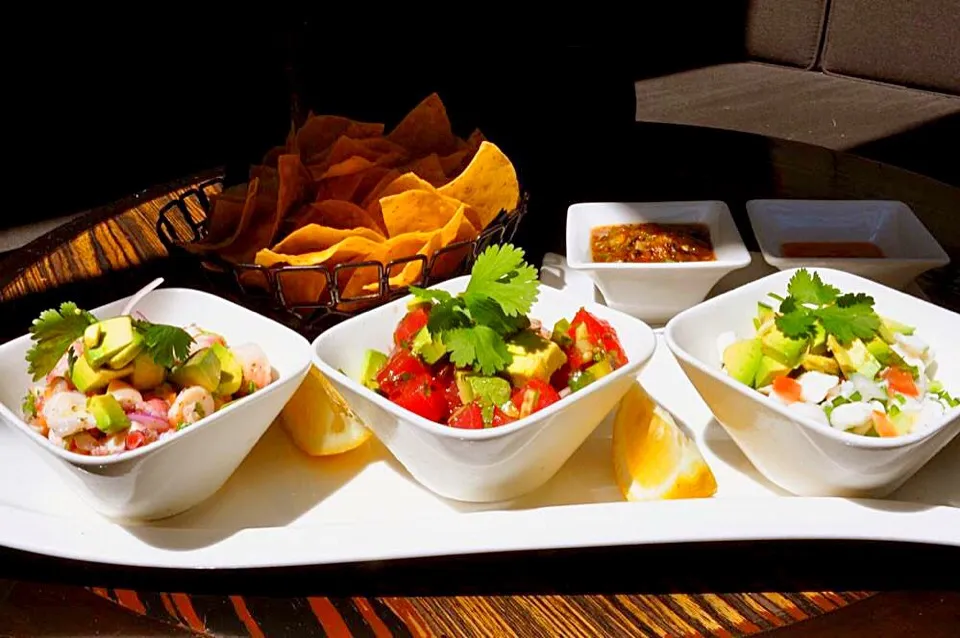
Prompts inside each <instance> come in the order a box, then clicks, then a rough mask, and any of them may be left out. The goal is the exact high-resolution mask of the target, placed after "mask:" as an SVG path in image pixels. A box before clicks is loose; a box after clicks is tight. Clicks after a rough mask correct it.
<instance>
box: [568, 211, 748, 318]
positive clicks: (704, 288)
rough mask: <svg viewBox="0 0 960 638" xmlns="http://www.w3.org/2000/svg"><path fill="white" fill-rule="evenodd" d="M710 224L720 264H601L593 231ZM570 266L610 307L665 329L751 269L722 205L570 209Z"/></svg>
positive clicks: (717, 260)
mask: <svg viewBox="0 0 960 638" xmlns="http://www.w3.org/2000/svg"><path fill="white" fill-rule="evenodd" d="M644 222H658V223H664V224H671V223H674V224H678V223H680V224H690V223H693V224H705V225H706V226H707V227H708V228H709V229H710V241H711V243H712V244H713V249H714V252H715V254H716V260H715V261H698V262H682V263H599V262H595V261H593V255H592V249H591V241H590V239H591V231H592V230H593V228H595V227H597V226H606V225H610V224H640V223H644ZM567 265H568V266H569V267H570V268H572V269H574V270H579V271H582V272H584V273H586V274H588V275H589V276H590V277H591V278H592V279H593V281H594V283H595V284H596V286H597V288H599V289H600V292H601V293H602V294H603V298H604V300H605V301H606V304H607V305H608V306H610V307H611V308H615V309H617V310H620V311H622V312H625V313H627V314H629V315H632V316H634V317H638V318H640V319H643V320H644V321H647V322H650V323H654V324H663V323H666V322H667V321H668V320H670V318H672V317H673V316H674V315H675V314H677V313H678V312H680V311H681V310H685V309H687V308H689V307H691V306H693V305H694V304H697V303H699V302H701V301H703V300H704V298H705V297H706V296H707V294H708V293H709V292H710V289H711V288H713V286H714V285H715V284H716V283H717V282H718V281H719V280H720V279H721V278H722V277H723V276H724V275H726V274H728V273H730V272H732V271H734V270H738V269H740V268H745V267H746V266H748V265H750V253H749V252H748V251H747V249H746V247H745V246H744V244H743V240H742V239H741V237H740V233H739V231H737V226H736V223H734V221H733V217H732V216H731V215H730V209H729V208H727V205H726V204H724V203H723V202H716V201H702V202H635V203H626V202H609V203H603V202H596V203H583V204H574V205H573V206H571V207H570V208H569V209H567Z"/></svg>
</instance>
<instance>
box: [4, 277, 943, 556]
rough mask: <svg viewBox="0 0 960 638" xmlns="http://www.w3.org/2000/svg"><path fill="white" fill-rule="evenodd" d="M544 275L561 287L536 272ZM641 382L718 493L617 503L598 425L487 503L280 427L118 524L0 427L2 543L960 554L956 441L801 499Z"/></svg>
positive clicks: (659, 375) (145, 549) (179, 552)
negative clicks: (305, 450)
mask: <svg viewBox="0 0 960 638" xmlns="http://www.w3.org/2000/svg"><path fill="white" fill-rule="evenodd" d="M746 270H747V271H750V270H751V269H746ZM555 274H556V273H554V275H555ZM735 275H736V276H737V277H739V278H745V277H749V276H750V273H749V272H746V273H745V272H744V271H740V274H739V275H738V274H737V273H734V274H733V275H731V277H734V276H735ZM753 276H756V274H754V275H753ZM544 280H545V281H547V282H548V283H553V284H557V281H556V279H555V278H554V280H553V281H551V279H550V275H549V273H546V272H545V273H544ZM721 284H723V282H721ZM735 284H736V281H731V282H728V284H727V285H735ZM560 285H563V286H564V287H565V288H568V289H569V288H570V286H573V285H577V284H576V282H573V283H570V284H567V283H562V282H561V283H560ZM719 287H720V285H718V288H719ZM580 290H582V291H583V293H584V294H590V295H592V290H590V289H589V287H583V288H580ZM639 379H640V382H641V383H642V384H643V385H644V387H645V388H646V389H647V391H648V392H649V393H650V394H651V395H652V396H653V398H654V399H655V400H657V401H658V402H659V403H660V404H661V405H663V406H664V407H665V408H666V409H667V410H669V411H670V412H672V413H673V414H674V415H675V416H676V418H677V420H678V421H679V422H680V423H681V424H682V425H683V426H684V427H686V428H687V429H688V430H689V431H690V432H691V433H692V434H693V436H694V437H695V438H696V441H697V444H698V445H699V446H700V449H701V450H702V451H703V454H704V457H705V458H706V460H707V463H708V464H709V465H710V467H711V469H712V470H713V472H714V474H715V475H716V478H717V483H718V485H719V489H718V492H717V494H716V496H714V497H713V498H709V499H689V500H675V501H657V502H640V503H628V502H625V501H624V500H623V498H622V496H621V495H620V492H619V490H618V489H617V487H616V485H615V484H614V480H613V472H612V460H611V441H610V439H611V428H610V421H611V419H609V418H608V419H607V420H606V421H605V422H604V423H603V424H602V425H601V426H600V427H599V428H598V429H597V430H596V431H595V432H594V434H593V435H592V436H591V437H590V438H589V439H587V441H586V442H585V443H584V444H583V446H582V447H581V448H580V449H579V450H578V451H577V452H576V453H575V454H574V456H573V457H572V458H571V459H570V460H569V461H568V462H567V463H566V465H564V467H563V468H562V469H561V471H560V472H559V474H557V475H556V476H555V477H554V478H553V479H552V480H551V481H550V482H548V483H547V484H546V485H545V486H544V487H542V488H541V489H539V490H537V491H536V492H534V493H532V494H529V495H527V496H526V497H523V498H521V499H518V500H516V501H512V502H509V503H498V504H488V505H474V504H466V503H458V502H454V501H447V500H444V499H441V498H439V497H437V496H435V495H434V494H433V493H431V492H428V491H427V490H426V489H424V488H422V487H420V486H419V485H418V484H417V483H415V482H414V481H413V479H411V478H410V477H409V475H407V473H406V472H405V471H404V470H403V468H402V467H401V466H400V465H399V464H398V463H397V462H396V461H395V460H394V459H393V458H392V457H391V456H390V455H389V453H388V452H387V451H386V450H385V448H384V447H383V446H382V445H380V444H379V443H378V442H376V441H371V442H370V443H368V444H366V445H365V446H363V447H362V448H360V449H358V450H355V451H353V452H350V453H347V454H345V455H342V456H339V457H332V458H310V457H308V456H306V455H304V454H302V453H301V452H299V451H298V450H297V449H296V448H295V447H294V446H293V444H292V443H291V442H290V441H289V439H288V438H287V436H286V434H285V433H284V431H283V430H282V428H281V427H279V424H277V423H275V424H274V425H273V426H272V427H271V429H270V430H269V431H268V432H267V434H266V435H265V436H264V438H263V439H262V440H261V441H260V443H259V444H258V445H257V446H256V447H255V448H254V450H253V452H252V453H251V455H250V456H249V457H248V458H247V459H246V460H245V461H244V463H243V464H242V465H241V466H240V468H239V469H238V470H237V472H236V473H235V474H234V476H233V477H232V478H231V479H230V480H229V481H228V483H227V484H226V485H225V486H224V487H223V489H222V490H221V491H220V492H219V493H217V494H216V495H214V496H213V497H212V498H211V499H209V500H208V501H206V502H205V503H203V504H201V505H200V506H198V507H197V508H195V509H193V510H191V511H188V512H186V513H184V514H181V515H179V516H177V517H174V518H171V519H168V520H164V521H159V522H155V523H150V524H143V523H140V524H121V523H117V522H113V521H110V520H108V519H105V518H103V517H101V516H99V515H98V514H96V513H95V512H93V511H92V510H91V509H89V508H88V507H87V506H86V505H84V503H82V502H81V501H79V500H78V499H77V497H76V496H74V494H73V493H72V492H71V491H69V490H68V489H67V488H66V486H64V485H63V484H62V483H61V482H60V479H59V478H58V476H57V475H56V474H54V473H53V471H52V470H50V469H49V468H48V467H47V466H46V464H45V463H44V462H43V461H42V460H41V459H40V458H39V457H38V456H37V453H36V452H35V451H34V449H33V446H29V445H27V444H26V442H25V441H23V442H22V441H21V440H20V439H21V437H19V436H17V435H16V434H15V433H14V432H12V431H11V430H10V429H9V428H7V427H0V545H5V546H7V547H12V548H16V549H23V550H27V551H32V552H38V553H41V554H47V555H52V556H58V557H64V558H72V559H79V560H87V561H93V562H100V563H108V564H118V565H134V566H149V567H170V568H225V569H228V568H250V567H272V566H295V565H319V564H334V563H349V562H357V561H369V560H389V559H401V558H416V557H427V556H449V555H460V554H476V553H484V552H504V551H522V550H537V549H560V548H575V547H599V546H617V545H637V544H655V543H683V542H710V541H750V540H779V539H785V540H795V539H848V540H859V539H863V540H881V541H905V542H918V543H933V544H941V545H951V546H960V438H958V439H957V440H955V441H953V443H952V444H950V445H949V446H947V447H946V448H945V449H944V450H942V451H941V452H940V453H939V454H938V455H937V456H936V457H935V458H934V459H933V460H932V461H930V463H928V464H927V465H926V466H925V467H924V468H923V469H922V470H921V471H920V472H919V473H918V474H917V475H915V476H914V477H913V478H912V479H911V480H910V481H908V482H907V483H906V484H905V485H904V486H903V487H902V488H900V489H899V490H898V491H897V492H896V493H895V494H893V495H892V496H891V497H890V498H889V499H886V500H850V499H834V498H798V497H793V496H790V495H788V494H786V493H785V492H783V491H782V490H780V489H778V488H777V487H775V486H773V485H771V484H770V483H769V482H767V481H766V480H764V478H763V477H762V476H760V475H759V474H758V473H757V471H756V470H755V469H754V468H753V466H752V465H751V464H750V463H749V461H747V459H746V458H745V457H744V456H743V455H742V454H741V453H740V451H739V449H738V448H737V447H736V445H735V444H734V443H733V441H732V440H731V439H730V438H729V437H728V436H727V435H726V433H725V432H724V431H723V429H722V428H721V427H720V426H719V424H717V423H716V422H715V421H714V420H713V418H712V415H711V414H710V412H709V410H708V409H707V407H706V405H705V404H704V403H703V402H702V400H701V399H700V397H699V395H698V394H697V392H696V391H695V390H694V389H693V387H692V386H691V385H690V383H689V382H688V381H687V380H686V377H685V376H684V375H683V373H682V372H681V370H680V367H679V365H678V364H677V363H676V361H675V360H674V359H673V356H672V355H671V354H670V352H669V351H668V350H667V348H666V346H665V345H663V344H662V343H661V344H660V345H659V347H658V349H657V352H656V354H655V355H654V358H653V360H652V361H651V363H650V364H649V365H648V366H647V368H646V369H645V370H644V371H643V372H642V373H641V375H640V377H639ZM210 453H211V454H215V453H216V450H210Z"/></svg>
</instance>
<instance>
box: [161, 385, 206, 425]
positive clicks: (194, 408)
mask: <svg viewBox="0 0 960 638" xmlns="http://www.w3.org/2000/svg"><path fill="white" fill-rule="evenodd" d="M215 407H216V406H215V405H214V403H213V395H212V394H210V393H209V392H207V391H206V390H205V389H204V388H202V387H200V386H198V385H193V386H190V387H189V388H185V389H183V390H181V391H180V394H178V395H177V398H176V399H174V401H173V405H171V406H170V410H168V411H167V421H168V422H169V423H170V425H172V426H173V427H178V426H179V425H181V424H184V423H195V422H197V421H199V420H200V419H202V418H203V417H205V416H207V415H208V414H213V412H214V409H215Z"/></svg>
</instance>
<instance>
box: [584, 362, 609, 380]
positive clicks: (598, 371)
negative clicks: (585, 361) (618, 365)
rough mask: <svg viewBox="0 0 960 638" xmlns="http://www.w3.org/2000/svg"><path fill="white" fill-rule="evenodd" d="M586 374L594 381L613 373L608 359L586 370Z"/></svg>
mask: <svg viewBox="0 0 960 638" xmlns="http://www.w3.org/2000/svg"><path fill="white" fill-rule="evenodd" d="M587 372H588V373H589V374H590V376H591V377H593V380H594V381H596V380H597V379H602V378H603V377H605V376H607V375H608V374H610V373H611V372H613V366H611V365H610V360H609V359H601V360H600V361H597V362H596V363H595V364H593V365H592V366H590V367H589V368H587Z"/></svg>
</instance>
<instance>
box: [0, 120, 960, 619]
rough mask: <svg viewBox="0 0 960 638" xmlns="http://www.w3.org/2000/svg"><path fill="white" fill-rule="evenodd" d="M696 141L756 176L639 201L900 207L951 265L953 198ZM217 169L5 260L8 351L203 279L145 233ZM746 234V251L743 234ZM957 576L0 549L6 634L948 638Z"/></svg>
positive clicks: (952, 288) (910, 551) (583, 558)
mask: <svg viewBox="0 0 960 638" xmlns="http://www.w3.org/2000/svg"><path fill="white" fill-rule="evenodd" d="M671 134H673V133H672V132H671ZM694 134H695V135H696V136H697V138H696V139H697V140H698V144H699V145H700V146H699V148H700V149H704V151H703V152H705V153H707V154H709V153H710V152H716V153H717V155H718V157H719V155H720V154H721V152H722V154H723V156H724V157H726V158H730V157H731V155H732V156H734V158H733V159H731V160H730V161H736V155H737V153H738V152H740V151H738V148H740V146H742V147H743V148H747V147H749V150H744V151H743V153H747V154H753V153H755V151H756V147H757V145H758V144H759V143H761V142H762V144H763V145H764V149H765V150H764V153H765V156H764V158H763V159H762V161H763V167H764V169H765V178H764V179H763V180H740V181H736V180H735V181H733V182H731V181H730V180H729V179H726V178H725V177H724V174H723V171H722V170H719V171H717V172H716V173H713V172H709V173H708V172H703V173H701V176H702V177H701V179H698V180H691V177H690V175H691V171H692V169H691V167H690V162H689V161H687V160H684V161H683V162H681V160H680V159H679V158H677V160H676V163H675V165H671V164H670V163H669V161H668V160H664V165H663V166H662V167H661V168H660V170H661V171H662V174H661V175H658V176H656V177H655V178H651V179H650V180H649V183H650V184H651V187H650V188H649V189H648V190H646V191H644V192H643V193H642V196H643V197H645V198H647V199H651V200H652V199H697V198H711V199H723V200H724V201H727V202H729V203H730V204H731V208H733V209H734V213H735V216H737V217H738V218H739V219H740V222H741V224H742V217H743V215H742V202H744V201H746V200H747V199H750V198H754V197H776V196H782V197H812V198H828V197H839V198H895V199H901V200H903V201H905V202H906V203H907V204H909V205H910V206H912V207H913V209H914V210H915V211H916V212H917V214H918V215H919V216H920V217H921V219H922V220H923V221H924V222H925V223H926V224H927V225H928V227H930V228H931V230H932V231H933V232H934V233H935V234H936V235H937V236H938V238H939V239H940V241H941V243H943V244H944V246H945V247H946V248H947V249H948V251H949V252H950V253H951V254H952V255H953V257H954V260H955V263H956V261H957V260H960V257H958V248H960V232H958V221H957V216H958V215H960V190H958V189H955V188H951V187H948V186H946V185H943V184H940V183H937V182H934V181H932V180H928V179H926V178H923V177H921V176H918V175H914V174H911V173H907V172H905V171H900V170H897V169H895V168H892V167H889V166H883V165H879V164H877V163H875V162H869V161H866V160H862V159H859V158H856V157H853V156H849V155H842V154H838V153H833V152H830V151H825V150H823V149H817V148H813V147H809V146H805V145H800V144H794V143H786V142H779V141H775V140H764V139H763V138H754V137H750V136H747V137H748V138H749V139H747V142H748V143H747V144H742V142H743V141H744V139H745V137H744V136H743V135H741V134H730V133H725V132H699V131H688V130H685V129H684V128H683V127H677V128H676V135H680V136H681V137H682V136H685V135H694ZM738 145H740V146H738ZM711 149H715V151H711ZM740 159H741V160H743V157H741V158H740ZM701 161H707V160H701ZM753 161H756V158H754V160H753ZM215 173H216V172H215V171H214V172H213V173H211V174H208V175H204V176H194V177H192V178H190V179H187V180H184V181H182V182H180V183H177V184H172V185H166V186H163V187H158V188H156V189H151V191H149V192H145V193H141V194H139V195H137V196H136V197H133V198H131V199H128V200H125V201H123V202H118V203H117V204H115V205H112V206H110V207H106V208H104V209H98V210H96V211H92V212H90V213H89V214H87V215H84V216H83V217H81V218H80V219H77V220H75V221H74V222H72V223H70V224H69V225H67V226H65V227H62V228H60V229H58V230H56V231H54V232H53V233H51V234H50V235H47V236H45V237H43V238H41V239H39V240H37V241H35V242H33V243H32V244H30V245H29V246H27V247H25V248H23V249H21V250H19V251H17V252H16V253H13V254H10V255H8V256H6V257H5V258H4V259H3V260H2V261H0V300H2V302H3V310H4V321H3V322H2V327H0V332H2V334H0V339H4V340H5V339H9V338H11V337H15V336H17V335H19V334H22V333H23V332H24V331H25V330H26V328H27V326H28V323H29V320H30V319H31V318H32V317H34V316H36V315H37V314H38V313H39V312H40V311H41V310H42V309H44V308H47V307H49V306H51V305H53V304H54V303H55V302H59V301H60V300H62V299H65V298H70V299H75V300H78V301H81V302H82V303H83V305H85V306H86V307H92V306H96V305H99V304H101V303H104V302H106V301H110V300H113V299H115V298H118V297H121V296H123V295H126V294H129V293H131V292H133V291H134V290H135V289H137V288H138V287H139V286H141V285H143V284H144V283H146V282H147V281H149V280H150V279H151V278H153V277H154V276H157V275H159V274H162V275H163V276H164V277H166V278H167V281H168V283H170V284H174V285H176V284H188V285H189V284H191V283H193V282H196V281H197V279H196V273H195V272H192V271H190V270H189V269H184V268H183V267H182V264H180V263H179V262H174V261H171V260H170V259H169V258H168V256H167V254H166V251H165V250H164V247H163V245H162V243H161V242H160V241H159V240H158V239H157V236H156V233H155V230H154V229H155V224H156V220H157V215H158V213H159V211H160V209H161V208H162V206H163V205H164V204H165V203H167V202H169V201H170V200H171V199H172V198H175V197H177V196H178V195H179V193H181V192H182V191H183V190H184V189H186V188H189V187H191V186H192V185H193V184H195V183H197V182H199V181H200V180H202V179H203V178H205V177H209V176H210V175H212V174H215ZM638 199H639V197H638ZM552 226H553V227H559V226H562V224H553V225H552ZM554 230H555V231H556V228H555V229H554ZM741 232H743V234H744V236H745V239H747V241H748V244H749V243H751V242H752V237H749V227H748V226H747V228H746V230H745V229H744V227H743V226H741ZM541 235H543V233H541ZM547 235H550V233H547ZM541 242H542V243H541V244H540V245H539V248H540V249H543V250H558V249H559V250H562V230H561V231H556V232H554V233H553V234H552V235H550V236H549V237H547V238H546V239H545V240H544V239H542V238H541ZM558 247H559V248H558ZM534 252H536V250H534ZM957 272H958V271H957V269H956V267H952V268H951V269H949V270H945V271H941V272H938V273H932V274H931V275H930V276H928V277H925V278H924V279H923V280H922V281H921V285H922V287H923V288H924V290H925V292H926V293H927V294H928V295H930V296H931V297H932V298H933V299H934V300H935V301H938V302H939V303H941V304H942V305H946V306H949V307H952V308H953V309H960V292H958V283H957V282H958V280H960V278H958V276H957ZM0 524H2V522H0ZM958 568H960V563H958V552H956V551H954V550H949V549H945V548H938V547H930V546H914V545H909V544H889V543H852V542H803V541H793V542H782V541H781V542H769V543H713V544H698V545H664V546H656V547H637V548H618V549H599V550H566V551H552V552H530V553H524V554H519V555H512V554H511V555H499V556H497V555H494V556H482V557H469V558H446V559H431V560H426V561H399V562H389V563H378V564H364V565H348V566H333V567H323V568H309V569H297V570H260V571H252V572H228V573H217V572H201V573H196V572H182V571H169V570H167V571H162V570H133V569H125V568H116V567H110V566H104V565H92V564H85V563H78V562H72V561H61V560H55V559H50V558H46V557H41V556H35V555H29V554H26V553H23V552H17V551H13V550H6V549H3V548H0V578H7V579H10V580H6V581H2V580H0V635H7V634H10V635H63V634H86V633H103V634H124V633H126V634H129V633H133V634H136V635H182V634H186V633H187V631H188V630H192V631H194V632H200V633H212V634H214V635H247V634H250V635H324V632H325V633H326V634H327V635H350V634H356V635H374V636H387V635H397V636H407V635H411V636H441V635H451V636H452V635H477V636H500V635H522V636H528V635H543V636H554V635H597V636H616V635H668V636H688V635H717V636H732V635H751V634H756V633H761V632H765V631H769V630H776V631H778V632H780V634H781V635H797V636H799V635H807V636H820V635H823V636H827V635H831V636H832V635H841V634H842V635H849V636H855V635H863V636H867V635H869V636H876V635H923V636H941V635H942V636H947V635H954V634H953V632H954V631H955V629H956V627H957V626H960V625H958V623H960V595H958V594H957V593H955V592H953V593H950V592H947V593H938V592H929V591H928V592H919V591H903V590H917V589H937V588H941V589H947V588H950V587H954V588H955V582H954V581H953V580H952V578H953V577H954V576H955V574H956V573H958ZM880 590H887V591H882V592H881V591H880ZM893 590H901V591H893ZM184 592H190V593H189V594H187V593H184ZM721 592H728V593H721ZM729 592H734V593H729ZM736 592H743V593H736ZM750 592H766V593H750ZM124 608H126V609H124ZM127 610H132V611H133V612H136V613H135V614H132V613H130V611H127ZM142 615H147V616H150V617H151V619H148V618H143V617H141V616H142ZM177 627H179V628H177ZM774 633H776V632H774Z"/></svg>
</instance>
